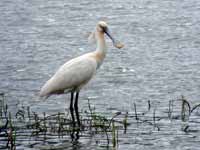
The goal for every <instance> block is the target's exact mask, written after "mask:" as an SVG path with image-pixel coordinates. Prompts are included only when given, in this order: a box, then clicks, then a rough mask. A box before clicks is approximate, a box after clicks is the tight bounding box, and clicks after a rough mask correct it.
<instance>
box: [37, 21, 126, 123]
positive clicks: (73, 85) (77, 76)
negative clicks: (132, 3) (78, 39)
mask: <svg viewBox="0 0 200 150" xmlns="http://www.w3.org/2000/svg"><path fill="white" fill-rule="evenodd" d="M104 33H105V34H107V35H108V37H109V38H110V39H111V40H112V42H113V45H114V46H115V47H117V48H122V47H123V44H121V43H120V42H117V41H115V39H114V38H113V37H112V35H111V34H110V32H109V29H108V25H107V23H106V22H104V21H100V22H98V24H97V25H96V28H95V31H94V32H92V33H91V34H90V36H89V39H93V40H95V42H96V44H97V48H96V51H94V52H90V53H87V54H84V55H82V56H79V57H76V58H74V59H71V60H69V61H68V62H66V63H65V64H63V65H62V66H61V67H60V68H59V69H58V71H57V72H56V73H55V74H54V75H53V76H52V77H51V78H50V79H49V80H48V81H47V82H46V83H45V84H44V86H43V87H42V89H41V91H40V96H41V97H49V96H50V95H52V94H64V93H66V92H71V103H70V113H71V117H72V121H73V125H74V126H75V122H74V113H73V110H74V108H75V113H76V118H77V122H78V125H79V126H80V119H79V113H78V97H79V91H80V90H81V88H82V87H83V86H84V85H85V84H87V83H88V81H90V79H91V78H92V77H93V76H94V75H95V73H96V70H97V69H98V68H99V67H100V65H101V64H102V62H103V60H104V58H105V56H106V51H107V47H106V42H105V37H104ZM74 93H76V97H75V103H74V107H73V100H74Z"/></svg>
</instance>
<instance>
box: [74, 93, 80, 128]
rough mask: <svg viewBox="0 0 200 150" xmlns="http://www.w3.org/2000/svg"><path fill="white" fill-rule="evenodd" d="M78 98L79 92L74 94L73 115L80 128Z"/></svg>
mask: <svg viewBox="0 0 200 150" xmlns="http://www.w3.org/2000/svg"><path fill="white" fill-rule="evenodd" d="M78 96H79V91H78V92H76V98H75V103H74V108H75V113H76V118H77V122H78V126H79V127H80V125H81V123H80V119H79V112H78Z"/></svg>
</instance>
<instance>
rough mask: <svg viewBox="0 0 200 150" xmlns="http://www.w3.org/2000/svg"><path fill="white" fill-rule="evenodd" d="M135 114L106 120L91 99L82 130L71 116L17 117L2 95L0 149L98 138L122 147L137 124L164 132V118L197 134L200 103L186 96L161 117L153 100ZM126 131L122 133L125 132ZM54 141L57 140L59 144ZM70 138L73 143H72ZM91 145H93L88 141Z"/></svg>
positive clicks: (23, 112) (25, 112) (26, 110)
mask: <svg viewBox="0 0 200 150" xmlns="http://www.w3.org/2000/svg"><path fill="white" fill-rule="evenodd" d="M175 103H178V104H180V110H179V111H177V110H174V105H175ZM133 105H134V106H133V108H134V110H133V111H132V112H116V113H114V114H113V115H112V117H110V118H109V117H106V116H104V115H103V114H102V113H98V112H97V111H96V110H95V108H94V107H93V106H92V104H91V103H90V100H89V99H88V110H85V111H84V112H82V113H81V128H78V127H75V128H73V125H72V121H71V118H70V115H69V114H68V113H67V114H66V113H60V112H58V113H55V114H52V115H47V114H46V113H45V112H44V113H43V114H37V113H36V112H33V111H31V109H30V107H24V106H21V107H20V108H18V110H17V112H16V113H15V114H12V113H11V112H9V111H8V110H9V108H8V105H7V104H6V98H5V95H4V94H3V93H1V94H0V141H1V142H0V149H2V148H10V149H16V148H17V147H21V146H24V147H29V148H33V147H39V149H62V148H65V147H68V146H69V145H67V144H64V145H61V146H57V147H56V146H55V144H56V143H57V142H58V141H59V142H61V143H66V139H67V140H68V141H67V143H68V144H69V143H72V144H73V145H74V144H75V145H76V144H77V143H78V140H79V139H80V138H81V137H85V138H86V137H87V138H86V139H88V140H89V139H95V143H96V144H97V145H100V146H102V147H107V148H114V149H116V148H117V147H118V145H119V144H120V136H122V135H126V134H127V133H128V132H129V131H130V130H132V129H131V128H130V129H129V127H130V126H131V125H133V124H136V125H137V127H139V126H140V125H142V124H145V125H147V126H149V127H150V128H151V129H152V130H154V131H156V132H159V131H161V130H162V123H161V121H162V120H163V119H165V120H169V121H173V120H178V121H181V122H182V123H183V126H182V128H181V131H183V132H185V133H188V132H193V131H197V130H195V129H193V130H191V129H190V122H193V120H190V116H192V114H193V113H194V112H198V109H199V108H200V104H197V105H195V106H192V105H191V104H190V102H189V101H188V100H186V98H185V97H183V96H182V97H181V98H180V99H177V100H170V101H169V106H168V109H167V111H166V112H165V114H167V115H165V116H160V113H159V112H158V110H157V108H155V107H153V106H152V104H151V101H150V100H149V101H148V102H147V104H146V105H147V109H146V111H145V112H141V111H138V107H137V104H136V103H134V104H133ZM163 130H164V129H163ZM122 131H123V132H122ZM55 139H58V141H56V140H55ZM69 139H70V140H69ZM89 142H91V141H90V140H89Z"/></svg>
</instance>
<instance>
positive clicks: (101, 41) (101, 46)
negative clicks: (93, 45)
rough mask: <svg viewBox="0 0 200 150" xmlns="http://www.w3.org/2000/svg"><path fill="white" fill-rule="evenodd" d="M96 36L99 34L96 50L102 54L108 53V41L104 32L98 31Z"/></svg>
mask: <svg viewBox="0 0 200 150" xmlns="http://www.w3.org/2000/svg"><path fill="white" fill-rule="evenodd" d="M96 36H97V49H96V51H97V52H99V53H102V54H104V55H106V52H107V46H106V41H105V37H104V33H102V32H97V33H96Z"/></svg>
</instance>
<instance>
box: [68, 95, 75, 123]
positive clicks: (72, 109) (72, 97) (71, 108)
mask: <svg viewBox="0 0 200 150" xmlns="http://www.w3.org/2000/svg"><path fill="white" fill-rule="evenodd" d="M73 99H74V92H71V102H70V108H69V109H70V113H71V117H72V122H73V126H75V120H74V108H73Z"/></svg>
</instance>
